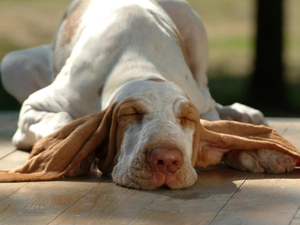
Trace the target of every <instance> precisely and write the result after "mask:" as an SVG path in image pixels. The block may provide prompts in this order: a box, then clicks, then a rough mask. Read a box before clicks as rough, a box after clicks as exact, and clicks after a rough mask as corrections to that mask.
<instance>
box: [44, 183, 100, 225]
mask: <svg viewBox="0 0 300 225" xmlns="http://www.w3.org/2000/svg"><path fill="white" fill-rule="evenodd" d="M99 185H100V183H97V185H95V186H94V187H93V188H91V189H90V190H89V191H87V192H86V193H85V194H84V195H82V196H81V197H80V198H78V199H77V200H76V201H74V202H73V203H72V204H70V205H69V206H68V207H66V208H65V209H64V210H62V211H61V212H60V213H59V214H57V215H56V216H55V217H54V218H53V219H52V220H51V221H50V222H49V223H47V224H51V223H52V222H54V221H55V220H56V219H57V218H58V217H59V216H61V215H62V214H63V213H64V212H66V211H67V210H68V209H70V208H71V207H72V206H73V205H75V204H76V203H77V202H78V201H80V200H81V199H82V198H84V197H85V196H87V195H88V194H89V193H90V192H92V191H93V190H94V189H95V188H97V187H98V186H99Z"/></svg>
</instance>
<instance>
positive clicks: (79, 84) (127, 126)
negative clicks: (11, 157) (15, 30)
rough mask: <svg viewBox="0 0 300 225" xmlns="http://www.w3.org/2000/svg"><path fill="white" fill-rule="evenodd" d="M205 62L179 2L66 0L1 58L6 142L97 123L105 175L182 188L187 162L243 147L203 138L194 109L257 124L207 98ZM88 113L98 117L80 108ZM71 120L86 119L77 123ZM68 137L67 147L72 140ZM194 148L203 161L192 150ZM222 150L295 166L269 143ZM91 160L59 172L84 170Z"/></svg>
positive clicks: (240, 160)
mask: <svg viewBox="0 0 300 225" xmlns="http://www.w3.org/2000/svg"><path fill="white" fill-rule="evenodd" d="M206 70H207V37H206V32H205V28H204V26H203V23H202V21H201V19H200V18H199V17H198V15H197V14H196V13H195V12H194V11H193V10H192V9H191V8H190V6H189V5H188V3H187V2H186V1H184V0H157V1H154V0H109V1H104V0H74V1H73V2H72V3H71V5H70V6H69V8H68V9H67V11H66V14H65V16H64V18H63V20H62V22H61V24H60V26H59V28H58V30H57V32H56V35H55V37H54V39H53V42H52V43H51V44H50V45H46V46H41V47H37V48H33V49H28V50H22V51H16V52H12V53H10V54H8V55H7V56H6V57H5V58H4V59H3V61H2V64H1V71H2V79H3V84H4V86H5V88H6V89H7V91H8V92H9V93H11V94H12V95H13V96H15V97H16V98H17V99H18V100H19V101H20V102H23V101H24V102H23V105H22V109H21V112H20V118H19V123H18V130H17V132H16V134H15V135H14V137H13V143H14V144H15V146H16V147H17V148H19V149H31V148H32V147H33V145H34V144H35V143H36V142H37V141H38V140H40V139H41V138H44V137H46V136H48V135H50V134H52V133H53V132H56V131H58V130H59V129H60V128H62V131H58V133H57V132H56V133H55V134H56V135H58V134H59V132H60V134H61V133H64V134H65V133H66V132H67V133H68V135H69V134H70V133H72V132H73V131H74V132H75V131H76V132H77V131H78V132H77V133H76V135H77V136H76V137H77V138H78V140H83V139H84V138H83V136H85V135H88V134H85V132H86V130H92V131H91V132H90V131H89V132H90V133H93V132H96V131H95V130H96V128H95V127H94V128H91V127H93V126H96V125H97V126H99V127H100V128H99V129H98V131H97V132H100V133H101V135H102V136H103V135H104V136H105V137H106V138H108V139H109V141H108V142H110V143H111V142H112V140H113V143H112V144H109V146H108V147H104V148H109V149H113V150H109V151H108V153H107V152H106V153H105V154H106V156H107V155H109V154H112V157H111V160H110V163H109V166H108V165H106V166H103V165H104V164H105V162H102V161H101V157H100V156H99V155H101V154H102V155H103V153H101V154H100V153H97V151H96V155H97V154H98V156H99V157H98V158H100V162H99V163H98V165H99V168H100V169H101V170H102V171H103V172H110V171H111V170H113V173H112V175H113V179H114V181H115V182H117V183H119V184H121V185H124V186H130V187H134V188H141V189H154V188H157V187H160V186H162V185H166V186H169V187H170V188H182V187H187V186H190V185H192V184H193V183H194V182H195V181H196V179H197V174H196V172H195V170H194V167H195V166H209V165H214V164H217V163H219V162H220V161H221V160H222V159H224V154H225V153H227V152H229V150H230V149H232V148H241V146H243V145H241V144H240V145H239V147H236V146H235V147H232V146H234V145H230V144H229V145H228V144H224V143H225V142H226V141H224V143H223V142H222V143H223V144H224V145H222V144H220V141H219V142H218V143H219V144H216V143H214V144H212V143H213V141H212V139H214V138H211V137H213V135H212V134H211V135H212V136H209V135H208V136H205V135H204V134H203V133H201V129H200V128H199V126H200V125H199V116H201V119H205V120H209V121H216V120H220V119H230V120H237V121H240V122H248V123H253V124H263V123H264V117H263V115H262V114H261V113H260V112H259V111H257V110H254V109H252V108H249V107H247V106H244V105H241V104H237V103H236V104H233V105H231V106H229V107H223V106H221V105H219V104H216V103H215V101H214V100H213V99H212V97H211V95H210V92H209V89H208V87H207V76H206ZM97 112H101V113H100V114H99V115H98V116H99V118H100V119H99V120H97V118H96V117H95V116H86V115H89V114H91V113H97ZM84 116H86V117H84ZM81 117H83V118H84V119H79V120H75V119H77V118H81ZM73 120H75V122H73V123H71V124H72V125H69V126H66V127H67V128H65V125H66V124H68V123H69V122H71V121H73ZM76 121H80V122H78V123H76ZM89 121H94V122H93V123H92V122H89ZM97 121H98V122H97ZM203 123H204V124H205V123H206V122H205V121H203ZM81 124H89V125H88V126H87V125H84V126H85V128H84V129H86V130H81V128H80V127H82V125H81ZM93 124H94V125H93ZM103 124H104V125H103ZM232 124H235V125H237V124H236V123H232ZM204 126H205V125H204ZM209 126H210V125H207V126H206V127H209ZM224 126H225V125H224ZM245 126H246V125H245ZM249 126H250V125H249ZM76 127H79V128H78V129H77V128H76ZM237 127H239V125H238V126H237ZM246 127H248V126H246ZM251 127H252V126H251ZM253 127H255V126H253ZM227 128H228V127H227ZM227 128H226V129H227ZM68 129H69V130H68ZM218 129H219V128H218ZM233 129H234V128H233ZM239 129H240V130H238V133H239V132H241V133H242V130H243V129H244V127H239ZM251 129H252V128H251ZM253 129H254V128H253ZM255 129H258V127H255ZM259 129H267V130H268V129H269V128H265V127H264V128H262V127H259ZM66 130H68V131H66ZM199 130H200V131H199ZM268 131H269V130H268ZM89 132H86V133H89ZM97 132H96V133H97ZM227 132H229V133H230V132H231V131H227ZM201 134H202V135H204V136H205V138H204V140H203V139H202V141H200V142H199V138H200V139H201V137H199V135H200V136H201ZM68 135H67V136H68ZM93 135H94V134H93ZM58 136H59V135H58ZM96 136H97V135H96ZM225 136H226V135H225ZM225 136H224V135H223V137H225ZM52 137H54V136H52ZM55 137H57V136H55ZM104 139H105V138H104ZM76 140H77V139H76V138H75V139H72V142H73V145H72V146H75V144H77V145H82V142H81V141H80V143H79V142H78V143H77V142H76ZM84 140H85V139H84ZM214 140H215V139H214ZM106 142H107V141H106ZM102 145H104V144H103V143H98V144H97V148H99V146H102ZM230 146H231V147H230ZM95 148H96V146H95ZM204 149H206V151H209V154H208V155H206V156H205V159H204V158H201V157H199V156H200V155H201V154H200V153H197V154H195V152H201V151H202V152H205V150H204ZM38 151H39V152H40V151H41V150H38ZM111 152H114V153H111ZM90 155H91V154H90ZM195 155H196V158H195ZM225 156H226V157H225V161H226V162H227V163H228V164H229V165H232V166H234V167H235V168H239V169H243V170H249V171H254V172H264V171H266V172H273V173H279V172H285V171H290V170H292V169H293V168H294V167H295V164H296V159H295V157H293V156H290V155H289V154H285V153H281V152H274V151H272V150H257V149H256V150H250V151H249V150H247V151H246V150H245V151H237V152H235V153H234V154H230V153H227V154H226V155H225ZM93 157H94V155H93V154H92V156H91V157H90V158H92V159H93ZM92 161H93V160H84V161H83V162H82V163H79V164H78V165H77V166H76V167H74V168H73V169H72V170H69V172H68V174H69V175H77V174H80V173H85V172H87V171H88V170H89V168H90V165H91V162H92ZM101 163H102V164H101ZM103 163H104V164H103ZM86 165H87V166H86ZM104 167H105V168H104Z"/></svg>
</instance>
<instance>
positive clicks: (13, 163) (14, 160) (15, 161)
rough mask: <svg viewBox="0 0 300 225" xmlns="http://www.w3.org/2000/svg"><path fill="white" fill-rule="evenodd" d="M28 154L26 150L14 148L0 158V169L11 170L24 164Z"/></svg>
mask: <svg viewBox="0 0 300 225" xmlns="http://www.w3.org/2000/svg"><path fill="white" fill-rule="evenodd" d="M28 156H29V153H28V152H23V151H19V150H15V151H13V152H12V153H11V154H9V155H7V156H6V157H4V158H3V159H1V160H0V170H11V169H16V168H19V167H21V166H22V165H24V164H25V162H26V161H27V159H28Z"/></svg>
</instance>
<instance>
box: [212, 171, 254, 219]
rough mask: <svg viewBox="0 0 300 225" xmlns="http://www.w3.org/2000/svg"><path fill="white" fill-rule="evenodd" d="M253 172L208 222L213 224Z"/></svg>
mask: <svg viewBox="0 0 300 225" xmlns="http://www.w3.org/2000/svg"><path fill="white" fill-rule="evenodd" d="M251 174H252V173H249V174H248V176H247V177H246V178H245V179H244V181H243V182H242V183H241V184H240V186H238V188H237V189H236V190H235V191H234V192H233V194H232V195H231V196H230V198H229V199H228V200H227V201H226V202H225V204H224V205H223V206H222V207H221V208H220V210H218V212H217V213H216V215H215V216H214V217H213V218H212V220H211V221H210V222H209V223H208V224H212V223H213V221H214V220H215V219H216V218H217V217H218V215H219V214H220V212H221V211H222V210H223V209H224V208H225V206H226V205H227V204H228V202H229V201H230V200H231V199H232V198H233V196H234V195H235V194H236V193H237V192H238V191H239V190H240V189H241V187H242V186H243V185H244V183H245V182H246V181H247V180H248V178H249V177H250V176H251Z"/></svg>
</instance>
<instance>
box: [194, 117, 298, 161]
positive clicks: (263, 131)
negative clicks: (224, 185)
mask: <svg viewBox="0 0 300 225" xmlns="http://www.w3.org/2000/svg"><path fill="white" fill-rule="evenodd" d="M199 138H200V143H199V147H198V151H197V153H196V155H197V156H196V157H194V158H193V160H194V162H193V163H194V166H195V167H207V166H212V165H217V164H219V163H220V162H221V161H222V159H223V156H224V154H225V153H227V152H229V151H235V150H255V149H268V150H274V151H281V152H284V153H286V154H289V155H292V156H295V157H297V158H300V152H299V151H298V150H297V149H296V148H295V147H294V146H293V145H292V144H291V143H290V142H288V141H287V140H286V139H284V138H283V137H282V136H280V135H279V134H278V133H277V132H276V131H275V130H274V129H272V128H269V127H266V126H263V125H259V126H257V125H252V124H248V123H240V122H235V121H227V120H221V121H213V122H209V121H206V120H200V132H199Z"/></svg>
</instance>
